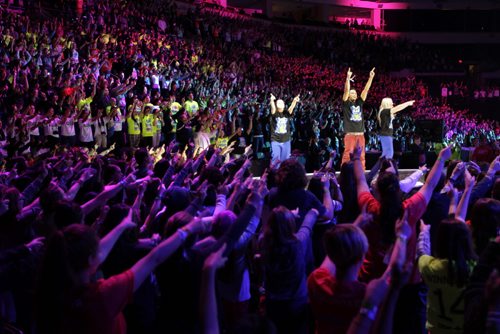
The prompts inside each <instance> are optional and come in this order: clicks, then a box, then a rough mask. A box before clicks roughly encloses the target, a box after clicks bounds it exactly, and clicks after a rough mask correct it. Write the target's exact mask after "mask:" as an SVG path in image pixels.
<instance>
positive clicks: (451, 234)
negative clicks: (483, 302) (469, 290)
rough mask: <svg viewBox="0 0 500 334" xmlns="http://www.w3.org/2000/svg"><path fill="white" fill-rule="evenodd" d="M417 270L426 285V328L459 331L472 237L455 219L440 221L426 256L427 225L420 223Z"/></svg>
mask: <svg viewBox="0 0 500 334" xmlns="http://www.w3.org/2000/svg"><path fill="white" fill-rule="evenodd" d="M420 230H421V232H420V236H419V238H418V240H419V244H418V255H420V257H419V259H418V270H419V271H420V274H421V275H422V278H423V280H424V282H425V283H426V284H427V286H428V287H429V292H428V293H427V323H426V328H427V330H428V331H429V333H431V334H459V333H463V328H464V292H465V286H466V285H467V283H468V281H469V278H470V275H471V274H472V270H473V269H474V266H475V264H476V259H477V257H476V254H475V253H474V250H473V243H472V236H471V232H470V230H469V228H468V227H467V225H466V224H465V223H464V222H462V221H459V220H457V219H447V220H443V221H442V222H441V223H440V224H439V226H438V230H437V235H436V246H435V252H434V253H435V256H431V255H430V253H431V252H430V241H429V240H430V233H429V230H430V226H428V225H424V224H421V228H420Z"/></svg>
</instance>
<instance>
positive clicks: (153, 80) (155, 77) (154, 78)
mask: <svg viewBox="0 0 500 334" xmlns="http://www.w3.org/2000/svg"><path fill="white" fill-rule="evenodd" d="M151 86H152V87H153V88H155V89H158V88H160V77H159V76H158V74H153V75H151Z"/></svg>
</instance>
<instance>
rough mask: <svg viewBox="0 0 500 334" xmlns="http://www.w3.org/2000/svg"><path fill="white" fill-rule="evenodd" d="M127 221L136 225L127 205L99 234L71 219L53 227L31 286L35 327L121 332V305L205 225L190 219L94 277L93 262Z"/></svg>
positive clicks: (106, 250)
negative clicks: (131, 259) (125, 265)
mask: <svg viewBox="0 0 500 334" xmlns="http://www.w3.org/2000/svg"><path fill="white" fill-rule="evenodd" d="M132 227H136V225H135V223H133V222H132V210H130V212H129V214H128V215H127V217H125V219H124V220H123V221H122V222H121V223H120V224H119V225H118V226H117V227H115V228H114V229H113V230H112V231H111V232H110V233H108V234H107V235H106V236H105V237H104V238H103V239H102V240H99V238H98V236H97V234H96V232H95V231H94V230H93V229H92V228H90V227H88V226H86V225H80V224H74V225H70V226H68V227H66V228H65V229H63V230H62V231H57V232H55V234H54V235H53V236H52V237H51V239H50V240H49V243H48V245H47V250H46V253H45V259H44V262H43V265H42V268H41V273H40V281H39V286H38V288H37V301H36V316H37V319H36V322H37V333H41V334H45V333H47V334H49V333H50V334H59V333H61V334H62V333H72V334H75V333H81V334H87V333H88V334H90V333H92V334H101V333H102V334H121V333H126V332H127V328H126V323H125V318H124V316H123V314H122V310H123V308H124V307H125V306H126V305H127V303H128V302H129V301H130V300H131V298H132V293H133V292H134V291H135V290H137V289H138V288H139V287H140V286H141V284H142V282H144V280H145V279H146V278H147V277H148V276H149V275H150V274H151V272H152V271H153V270H154V269H155V268H156V266H157V265H159V264H160V263H162V262H163V261H164V260H165V259H167V258H168V257H169V256H170V255H171V254H172V253H173V252H175V251H176V250H177V248H179V247H180V246H181V245H182V244H183V242H184V241H185V240H186V238H187V237H188V236H189V235H191V234H195V233H199V232H203V231H204V230H205V224H204V223H203V222H201V220H199V219H194V220H193V221H191V222H190V223H189V224H187V225H185V226H184V227H182V228H180V229H179V230H177V231H176V232H175V233H174V234H173V235H172V236H170V237H169V238H168V239H166V240H164V241H163V242H162V243H160V244H159V245H158V246H157V247H155V248H154V249H153V250H152V251H151V252H150V253H149V254H148V255H146V256H145V257H144V258H142V259H141V260H139V261H138V262H137V263H136V264H135V265H133V266H132V268H130V269H129V270H126V271H125V272H123V273H121V274H118V275H115V276H112V277H110V278H108V279H101V280H97V281H94V280H93V278H94V275H95V273H96V271H97V268H98V267H99V265H100V264H101V263H102V262H104V260H105V259H106V257H107V255H108V254H109V252H110V251H111V249H112V248H113V245H114V244H115V242H116V241H117V240H118V238H119V237H120V235H121V234H122V232H123V231H124V230H126V229H128V228H132Z"/></svg>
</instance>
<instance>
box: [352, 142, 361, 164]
mask: <svg viewBox="0 0 500 334" xmlns="http://www.w3.org/2000/svg"><path fill="white" fill-rule="evenodd" d="M361 152H363V149H362V148H361V146H360V145H359V142H356V146H355V147H354V150H353V151H352V159H353V160H356V159H360V158H361Z"/></svg>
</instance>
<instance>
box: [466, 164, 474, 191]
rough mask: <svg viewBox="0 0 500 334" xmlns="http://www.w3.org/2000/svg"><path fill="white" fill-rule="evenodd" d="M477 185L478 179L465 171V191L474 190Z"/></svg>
mask: <svg viewBox="0 0 500 334" xmlns="http://www.w3.org/2000/svg"><path fill="white" fill-rule="evenodd" d="M475 184H476V178H475V177H474V176H472V175H471V174H470V173H469V171H468V170H467V169H466V170H465V189H472V188H474V185H475Z"/></svg>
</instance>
